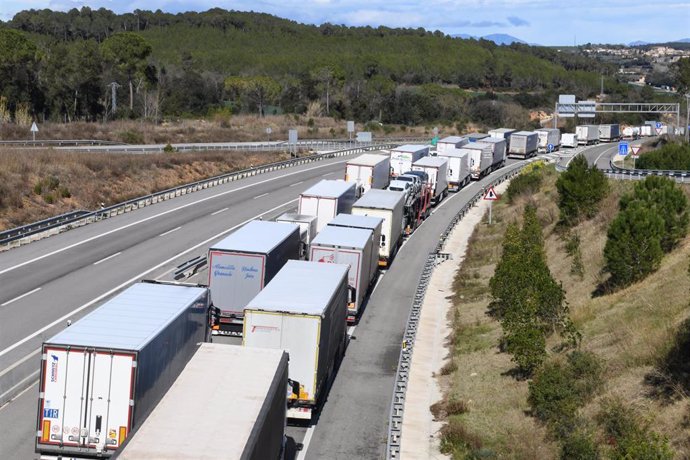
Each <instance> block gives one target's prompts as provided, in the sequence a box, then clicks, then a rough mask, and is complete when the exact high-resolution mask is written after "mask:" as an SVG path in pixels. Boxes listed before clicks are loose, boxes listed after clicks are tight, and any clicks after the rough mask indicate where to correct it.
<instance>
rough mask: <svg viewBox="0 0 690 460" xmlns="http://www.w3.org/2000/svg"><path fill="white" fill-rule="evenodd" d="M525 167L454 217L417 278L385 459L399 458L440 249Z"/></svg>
mask: <svg viewBox="0 0 690 460" xmlns="http://www.w3.org/2000/svg"><path fill="white" fill-rule="evenodd" d="M524 166H525V165H524V164H523V165H522V166H519V167H517V168H515V169H512V170H510V171H507V172H506V173H504V174H503V175H501V176H500V177H498V178H497V179H495V180H493V181H492V182H491V183H490V184H487V185H486V186H484V187H482V189H480V190H479V191H478V192H477V193H476V194H475V195H474V196H473V197H472V198H471V199H470V200H469V201H468V202H467V203H466V204H465V205H464V206H463V207H462V209H461V210H460V211H459V212H458V213H457V214H456V215H455V217H453V219H452V220H451V221H450V223H449V224H448V226H447V227H446V229H445V230H444V232H443V233H441V236H440V237H439V240H438V243H437V244H436V248H435V249H434V251H433V252H431V253H429V256H428V257H427V259H426V263H425V264H424V268H423V269H422V275H421V276H420V278H419V284H418V285H417V290H416V292H415V295H414V298H413V300H412V308H411V310H410V314H409V316H408V318H407V325H406V326H405V332H404V334H403V341H402V346H401V349H400V357H399V359H398V369H397V371H396V375H395V383H394V387H393V400H392V402H391V410H390V415H389V421H388V442H387V445H386V458H387V459H390V460H393V459H398V458H400V445H401V440H402V423H403V416H404V412H405V396H406V393H407V384H408V380H409V373H410V365H411V363H412V353H413V352H414V345H415V339H416V337H417V327H418V326H419V318H420V315H421V311H422V304H423V302H424V296H425V295H426V290H427V287H428V286H429V281H430V280H431V275H432V274H433V271H434V267H436V265H438V264H439V263H440V262H442V261H444V260H447V259H448V258H449V256H448V254H446V253H443V252H442V251H443V248H444V247H445V245H446V241H447V240H448V238H449V237H450V234H451V232H452V231H453V229H454V228H455V226H456V225H457V224H458V222H460V220H461V219H462V218H463V217H464V216H465V214H467V212H468V211H469V210H470V209H471V208H472V206H474V205H475V204H476V203H477V201H479V200H480V199H481V198H482V197H483V196H484V194H485V193H486V190H487V189H488V187H489V186H493V185H496V184H500V183H501V182H503V181H505V180H506V179H508V178H510V177H513V176H514V175H516V174H518V173H519V172H520V170H522V168H523V167H524Z"/></svg>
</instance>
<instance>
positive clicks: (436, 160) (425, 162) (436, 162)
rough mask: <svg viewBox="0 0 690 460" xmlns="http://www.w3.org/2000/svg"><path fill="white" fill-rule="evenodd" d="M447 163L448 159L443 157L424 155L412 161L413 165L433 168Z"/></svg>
mask: <svg viewBox="0 0 690 460" xmlns="http://www.w3.org/2000/svg"><path fill="white" fill-rule="evenodd" d="M447 163H448V160H447V159H446V158H443V157H422V158H420V159H419V160H417V161H415V162H414V163H412V166H428V167H431V168H439V167H441V166H443V165H444V164H447Z"/></svg>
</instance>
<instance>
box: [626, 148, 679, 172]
mask: <svg viewBox="0 0 690 460" xmlns="http://www.w3.org/2000/svg"><path fill="white" fill-rule="evenodd" d="M636 166H637V167H638V168H640V169H674V170H681V171H688V170H690V144H688V143H687V142H680V143H675V142H673V143H671V142H669V143H667V144H666V145H664V146H662V147H660V148H658V149H656V150H653V151H651V152H648V153H645V154H644V155H642V156H640V158H639V159H638V160H637V163H636Z"/></svg>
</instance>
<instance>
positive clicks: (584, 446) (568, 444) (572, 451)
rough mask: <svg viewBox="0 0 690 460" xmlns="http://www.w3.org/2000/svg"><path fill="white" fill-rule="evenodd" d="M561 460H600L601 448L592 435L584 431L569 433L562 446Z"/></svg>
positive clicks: (578, 430)
mask: <svg viewBox="0 0 690 460" xmlns="http://www.w3.org/2000/svg"><path fill="white" fill-rule="evenodd" d="M560 458H561V460H598V459H599V458H601V453H600V452H599V446H598V445H597V443H596V442H595V440H594V437H593V436H592V434H590V433H588V432H587V431H585V430H583V429H577V430H575V431H572V432H570V433H568V434H567V435H566V436H565V438H564V439H563V441H562V444H561V454H560Z"/></svg>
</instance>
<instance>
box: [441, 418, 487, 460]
mask: <svg viewBox="0 0 690 460" xmlns="http://www.w3.org/2000/svg"><path fill="white" fill-rule="evenodd" d="M481 447H482V440H481V438H480V437H479V436H477V435H476V434H474V433H471V432H469V431H468V430H467V428H465V425H463V423H462V422H461V421H460V420H457V419H454V418H452V419H450V420H448V423H447V424H446V425H444V426H443V428H441V452H443V453H444V454H450V453H452V452H453V451H455V450H460V451H461V452H462V451H465V452H466V451H468V450H469V451H470V453H471V452H472V451H476V450H479V449H481Z"/></svg>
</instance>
